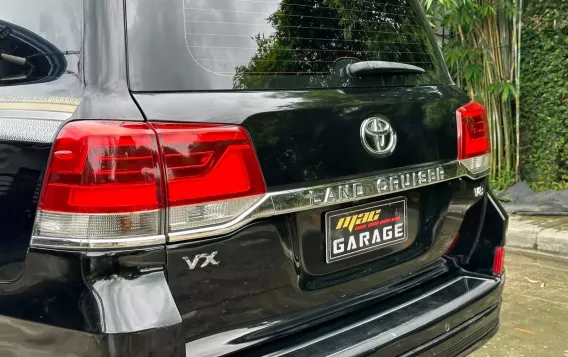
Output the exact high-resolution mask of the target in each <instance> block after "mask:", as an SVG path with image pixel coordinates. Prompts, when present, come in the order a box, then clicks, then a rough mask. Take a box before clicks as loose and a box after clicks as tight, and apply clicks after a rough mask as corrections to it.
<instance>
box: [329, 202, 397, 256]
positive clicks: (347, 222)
mask: <svg viewBox="0 0 568 357" xmlns="http://www.w3.org/2000/svg"><path fill="white" fill-rule="evenodd" d="M377 210H380V212H377ZM407 212H408V205H407V200H406V197H396V198H392V199H388V200H383V201H378V202H373V203H369V204H365V205H359V206H354V207H349V208H344V209H340V210H335V211H330V212H327V213H326V214H325V245H326V249H325V251H326V262H327V263H328V264H330V263H334V262H337V261H340V260H344V259H349V258H353V257H356V256H359V255H362V254H366V253H369V252H373V251H376V250H379V249H381V248H384V247H388V246H392V245H395V244H401V243H404V242H406V241H407V240H408V220H407ZM366 213H367V216H365V214H366ZM341 219H343V221H342V222H341V224H339V223H340V222H339V221H340V220H341ZM387 220H388V221H387ZM400 223H402V236H401V229H400V228H401V227H400V226H399V224H400ZM363 225H365V228H362V226H363ZM338 227H339V228H338ZM386 227H391V228H390V229H388V228H386ZM350 229H351V230H350ZM385 229H386V230H385ZM389 231H390V238H386V237H389V233H388V232H389ZM377 232H378V233H377ZM361 234H363V236H361ZM367 234H368V235H367ZM365 238H367V239H365ZM334 242H336V243H334ZM366 243H367V244H366ZM354 247H355V248H354Z"/></svg>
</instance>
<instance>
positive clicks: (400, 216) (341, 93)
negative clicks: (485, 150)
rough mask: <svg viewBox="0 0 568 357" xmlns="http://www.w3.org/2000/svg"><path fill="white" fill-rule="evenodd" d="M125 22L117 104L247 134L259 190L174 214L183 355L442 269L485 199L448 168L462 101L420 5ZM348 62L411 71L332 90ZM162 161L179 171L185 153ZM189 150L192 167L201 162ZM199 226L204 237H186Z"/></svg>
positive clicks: (238, 9)
mask: <svg viewBox="0 0 568 357" xmlns="http://www.w3.org/2000/svg"><path fill="white" fill-rule="evenodd" d="M346 4H349V6H347V5H346ZM127 14H128V17H127V22H128V24H127V25H128V26H127V29H128V34H127V35H128V54H129V59H128V60H129V79H130V89H131V90H132V93H133V97H134V99H135V100H136V101H137V103H138V104H139V106H140V108H141V110H142V111H143V113H144V115H145V117H146V118H147V120H148V121H152V122H175V123H178V124H183V125H180V126H179V127H180V128H181V127H183V128H190V129H189V130H192V129H191V127H192V126H191V125H192V124H196V123H200V126H199V129H198V130H204V129H202V128H203V127H204V126H203V125H202V124H207V125H211V124H215V125H221V126H215V128H219V127H220V128H223V125H225V126H227V125H238V126H240V127H244V128H245V129H246V130H247V132H248V135H249V136H250V139H251V141H252V144H253V146H254V149H255V152H256V156H257V158H258V162H259V164H260V168H261V171H262V176H263V178H264V183H265V184H266V192H263V193H262V194H261V195H258V191H255V194H257V195H256V196H254V197H247V198H246V199H243V200H241V201H238V204H235V205H232V203H234V202H237V201H236V200H234V201H230V202H231V203H228V202H229V200H221V199H220V200H218V201H217V200H213V201H211V203H209V202H208V203H207V204H203V205H197V204H195V205H193V206H191V207H189V208H183V207H182V208H178V207H173V208H170V210H169V217H170V222H169V224H170V225H169V228H170V230H171V231H170V232H169V234H168V239H169V242H168V248H167V250H168V269H167V272H168V282H169V285H170V288H171V290H172V294H173V296H174V299H175V301H176V304H177V306H178V308H179V310H180V313H181V314H182V316H183V326H184V334H185V338H186V339H187V340H192V339H196V338H198V337H204V336H208V335H212V334H218V335H215V336H214V337H209V338H210V339H212V340H215V343H214V344H209V345H207V346H213V345H215V346H217V345H218V346H224V345H231V344H232V345H233V346H236V345H239V346H241V347H242V346H245V345H247V344H252V343H254V342H253V341H259V340H262V339H265V338H267V337H275V336H278V335H281V334H284V333H289V332H291V331H297V330H298V329H301V328H305V327H307V326H310V325H312V324H314V323H316V322H322V321H324V320H325V319H326V318H329V317H330V316H332V315H334V314H338V313H343V314H344V313H346V312H347V311H349V309H350V308H354V307H355V306H357V304H360V303H363V301H365V299H366V297H368V296H369V294H371V295H373V294H375V293H373V291H376V289H387V290H388V289H392V291H393V292H394V291H400V290H401V289H402V288H400V286H401V285H402V286H404V284H409V283H408V281H409V280H413V281H414V283H416V281H420V279H423V280H427V279H429V278H432V276H436V275H439V274H441V273H443V272H445V271H446V270H447V267H446V266H445V264H444V261H443V260H441V259H440V257H441V256H442V255H443V254H444V253H445V252H446V251H447V249H448V247H449V246H450V244H451V243H452V241H453V239H454V237H455V236H456V234H457V233H458V230H459V228H460V225H461V223H462V220H463V217H464V215H465V213H466V211H467V210H468V209H469V207H471V206H472V205H473V204H474V203H475V202H476V201H477V200H478V199H479V198H478V197H476V196H475V195H474V189H475V188H478V187H479V186H480V185H482V183H480V182H476V181H474V180H462V179H461V178H462V177H463V176H470V177H473V176H475V175H469V174H468V172H467V171H465V170H464V168H463V167H462V166H461V163H460V162H459V161H458V160H457V158H458V127H457V124H456V110H457V109H458V108H459V107H461V106H463V105H464V104H466V103H467V102H469V99H468V98H467V96H465V95H464V94H463V93H460V92H458V91H457V90H456V89H455V88H454V87H453V86H452V85H451V80H450V79H449V76H448V74H447V71H446V69H445V65H444V63H443V61H442V60H441V56H440V54H439V51H438V50H437V47H436V44H435V42H434V40H433V39H432V36H431V33H430V30H429V29H428V28H427V25H426V22H425V19H424V16H423V13H422V12H421V10H420V6H419V5H418V3H417V2H415V1H413V0H401V1H390V0H375V1H352V2H343V1H331V0H313V1H309V2H305V1H288V0H284V1H279V2H260V1H252V0H242V1H236V2H225V1H201V0H185V1H184V2H183V6H181V2H180V1H177V0H175V1H174V0H167V1H163V2H160V3H159V4H158V3H156V2H146V1H139V0H131V1H127ZM148 23H160V24H161V25H163V27H160V30H159V31H158V30H156V28H155V27H152V26H147V24H148ZM165 53H167V54H168V55H167V56H166V55H164V54H165ZM346 61H347V62H346ZM357 61H391V62H398V63H404V64H412V65H417V66H420V67H421V68H423V69H424V71H425V72H424V73H423V74H400V73H395V74H387V75H384V74H381V75H377V76H370V77H365V78H345V77H344V76H343V77H342V74H341V73H342V69H344V68H343V67H342V66H344V65H345V63H353V62H357ZM342 63H343V64H342ZM164 125H165V126H168V125H169V126H170V127H171V124H164ZM195 127H197V126H195ZM206 127H209V126H206ZM196 130H197V129H196ZM239 140H244V139H243V138H242V137H240V138H239ZM207 145H209V146H207ZM207 145H206V146H201V147H209V148H210V147H211V145H210V144H207ZM166 146H167V145H166ZM170 149H171V150H172V151H171V154H172V156H173V155H178V156H184V155H187V159H188V162H190V161H189V160H190V157H189V156H190V155H191V154H192V150H194V146H192V145H189V146H187V145H185V146H181V145H178V146H176V147H175V148H174V146H171V147H169V148H168V150H170ZM174 149H175V150H174ZM207 150H209V149H207ZM211 150H212V151H211V152H213V149H211ZM195 151H197V152H196V153H194V155H195V156H194V159H191V160H193V161H191V163H192V165H195V160H196V159H195V158H196V157H199V158H203V162H204V164H203V165H205V163H207V164H208V162H210V161H208V159H207V158H208V157H210V156H209V155H210V154H209V153H208V152H205V149H203V150H201V151H200V150H197V149H195ZM211 155H214V154H211ZM215 160H216V159H215ZM219 160H221V159H219ZM208 165H209V164H208ZM211 165H214V164H211ZM211 170H213V169H211ZM176 172H179V171H173V170H172V171H169V172H168V178H171V179H175V178H176ZM200 172H202V173H203V176H200V178H199V179H201V178H202V177H205V176H206V175H208V173H207V171H206V170H203V171H200ZM249 174H250V172H249ZM241 175H242V172H241V171H239V170H236V169H235V170H234V171H224V175H223V176H222V177H219V176H216V179H215V182H214V184H212V185H213V186H218V188H219V189H218V191H223V192H225V191H224V190H225V188H227V187H232V185H236V183H235V182H237V183H239V182H241V181H242V180H241V178H242V176H241ZM210 182H213V181H210ZM199 187H201V189H200V190H209V187H205V186H199ZM191 189H192V187H191V186H187V189H186V191H191ZM215 189H216V190H217V188H215ZM182 193H184V192H182ZM185 193H187V192H185ZM231 197H232V196H231ZM247 200H248V201H247ZM243 202H245V203H243ZM241 204H242V205H244V206H243V207H244V208H242V207H241V206H238V205H241ZM237 206H238V207H237ZM188 212H189V213H188ZM227 212H232V213H231V214H232V216H231V218H230V219H227V220H225V221H223V220H219V217H224V215H228V213H227ZM174 216H175V220H176V221H175V222H176V224H177V222H182V224H183V225H184V227H185V229H178V230H176V229H173V228H175V227H173V226H172V220H171V217H174ZM203 217H207V219H211V220H215V221H214V222H215V223H214V224H210V225H209V226H205V227H200V228H187V227H195V225H194V223H195V220H196V219H197V220H203ZM212 222H213V221H212ZM172 231H173V232H172ZM414 279H416V280H414ZM405 282H406V283H405ZM395 287H396V288H395ZM399 288H400V289H399ZM268 331H271V332H268ZM251 334H252V335H254V336H252V335H251ZM204 341H207V340H204ZM219 348H220V349H219V350H217V351H215V352H211V353H212V354H214V355H219V354H221V352H223V351H225V352H226V351H227V350H225V349H224V348H225V347H219ZM239 348H240V347H239Z"/></svg>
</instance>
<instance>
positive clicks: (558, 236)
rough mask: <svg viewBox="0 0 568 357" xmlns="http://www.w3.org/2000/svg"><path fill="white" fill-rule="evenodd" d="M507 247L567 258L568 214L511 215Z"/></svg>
mask: <svg viewBox="0 0 568 357" xmlns="http://www.w3.org/2000/svg"><path fill="white" fill-rule="evenodd" d="M507 247H509V248H512V249H518V250H524V251H528V252H537V253H542V254H545V255H548V254H550V255H555V256H559V257H566V258H568V216H517V215H511V216H510V217H509V230H508V232H507Z"/></svg>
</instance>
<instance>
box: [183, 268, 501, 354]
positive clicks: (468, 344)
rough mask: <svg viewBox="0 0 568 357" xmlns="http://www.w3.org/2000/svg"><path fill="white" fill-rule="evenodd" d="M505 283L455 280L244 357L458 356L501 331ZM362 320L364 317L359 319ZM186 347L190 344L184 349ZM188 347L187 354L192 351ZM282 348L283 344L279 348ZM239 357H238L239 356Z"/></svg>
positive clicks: (462, 277) (466, 278)
mask: <svg viewBox="0 0 568 357" xmlns="http://www.w3.org/2000/svg"><path fill="white" fill-rule="evenodd" d="M503 282H504V279H503V278H498V279H492V278H483V277H474V276H466V275H464V276H458V277H455V278H453V279H451V280H450V281H447V282H445V283H443V284H441V285H439V286H437V287H435V288H433V289H431V290H429V291H427V292H424V293H422V294H421V295H419V296H415V297H413V298H412V299H410V300H408V302H407V303H404V304H402V305H399V306H395V307H390V308H387V309H385V310H382V311H378V312H375V313H374V314H372V315H367V316H366V317H365V318H363V319H361V320H358V321H350V323H349V324H346V325H344V326H341V327H340V324H341V319H339V321H335V322H334V324H337V325H338V326H337V327H338V328H336V329H333V330H331V331H328V332H326V333H323V334H322V333H319V334H318V331H311V332H308V333H305V334H303V336H301V337H296V338H295V339H292V338H289V339H288V341H287V342H289V343H292V344H291V345H288V346H286V347H283V348H278V346H276V345H274V346H268V347H265V348H262V349H253V350H249V351H247V352H246V353H242V355H243V356H253V355H254V356H259V355H265V356H287V357H299V356H416V355H433V356H434V355H435V356H458V355H462V354H467V353H469V352H470V351H471V350H473V349H475V348H477V347H479V346H480V345H481V344H483V343H484V342H485V341H487V340H488V339H489V338H491V337H492V336H493V335H494V334H495V333H496V332H497V329H498V326H499V310H500V303H501V293H502V288H503ZM362 315H363V316H364V315H365V314H364V313H363V314H362ZM188 345H191V343H190V344H188ZM188 345H186V355H187V356H189V355H191V353H190V352H191V350H192V349H191V348H188V347H191V346H188ZM280 346H282V343H280ZM240 355H241V354H239V356H240Z"/></svg>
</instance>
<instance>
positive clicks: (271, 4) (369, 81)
mask: <svg viewBox="0 0 568 357" xmlns="http://www.w3.org/2000/svg"><path fill="white" fill-rule="evenodd" d="M127 13H128V40H129V41H128V46H129V74H130V83H131V87H132V89H133V90H140V91H160V90H227V89H237V90H238V89H242V90H247V89H248V90H256V89H305V88H334V87H368V86H386V85H401V84H402V85H412V84H440V83H442V82H444V80H445V77H444V74H443V65H441V63H440V62H439V56H438V54H437V53H436V52H435V51H438V50H437V49H436V48H435V44H434V43H433V41H432V40H431V39H432V37H431V33H430V30H429V29H428V26H427V25H426V23H425V21H424V19H423V17H422V13H421V12H420V11H419V10H418V7H417V4H416V3H415V1H414V0H365V1H363V0H282V1H278V0H163V1H146V0H129V1H127ZM379 60H380V61H390V62H399V63H405V64H411V65H414V66H418V67H421V68H423V69H424V70H425V73H424V74H405V75H400V74H397V75H374V76H371V77H365V78H362V79H359V78H357V79H353V78H346V77H345V76H342V75H341V68H344V67H345V66H346V64H348V63H352V62H358V61H379Z"/></svg>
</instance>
